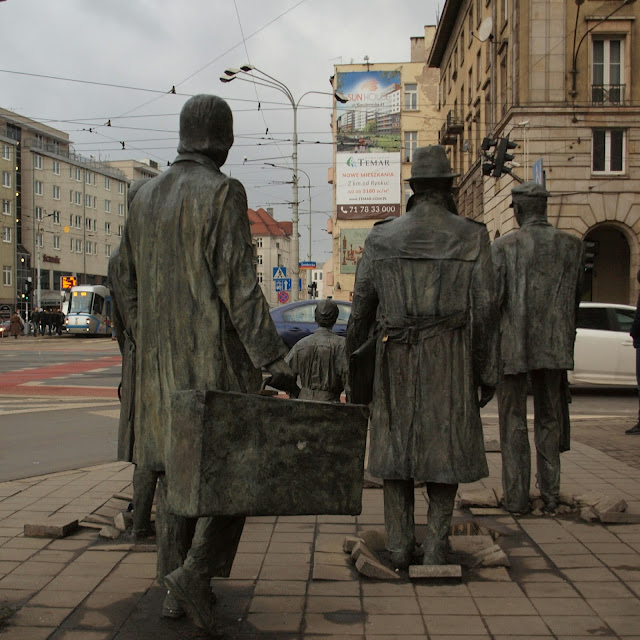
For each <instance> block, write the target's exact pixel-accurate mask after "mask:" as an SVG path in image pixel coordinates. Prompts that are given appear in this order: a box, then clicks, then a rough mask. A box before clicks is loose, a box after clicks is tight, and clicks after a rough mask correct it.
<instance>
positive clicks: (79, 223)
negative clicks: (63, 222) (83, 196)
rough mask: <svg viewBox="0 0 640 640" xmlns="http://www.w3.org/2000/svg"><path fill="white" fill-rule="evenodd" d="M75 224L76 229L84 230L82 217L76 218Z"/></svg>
mask: <svg viewBox="0 0 640 640" xmlns="http://www.w3.org/2000/svg"><path fill="white" fill-rule="evenodd" d="M73 222H74V225H73V226H74V227H75V228H76V229H82V216H74V218H73Z"/></svg>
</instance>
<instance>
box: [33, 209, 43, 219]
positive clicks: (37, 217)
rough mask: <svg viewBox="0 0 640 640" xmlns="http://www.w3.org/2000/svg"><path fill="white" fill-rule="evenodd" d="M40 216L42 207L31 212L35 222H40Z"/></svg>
mask: <svg viewBox="0 0 640 640" xmlns="http://www.w3.org/2000/svg"><path fill="white" fill-rule="evenodd" d="M42 215H43V209H42V207H36V208H35V210H34V212H33V217H34V218H35V219H36V220H38V221H40V220H42Z"/></svg>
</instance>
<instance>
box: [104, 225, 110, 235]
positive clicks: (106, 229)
mask: <svg viewBox="0 0 640 640" xmlns="http://www.w3.org/2000/svg"><path fill="white" fill-rule="evenodd" d="M104 232H105V233H106V234H107V235H108V236H110V235H111V223H110V222H105V223H104Z"/></svg>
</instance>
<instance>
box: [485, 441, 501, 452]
mask: <svg viewBox="0 0 640 640" xmlns="http://www.w3.org/2000/svg"><path fill="white" fill-rule="evenodd" d="M484 450H485V451H486V452H487V453H500V451H501V448H500V441H499V440H496V439H493V440H485V441H484Z"/></svg>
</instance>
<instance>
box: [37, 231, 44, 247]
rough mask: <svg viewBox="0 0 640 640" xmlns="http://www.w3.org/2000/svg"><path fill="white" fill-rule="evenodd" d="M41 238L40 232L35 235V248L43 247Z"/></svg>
mask: <svg viewBox="0 0 640 640" xmlns="http://www.w3.org/2000/svg"><path fill="white" fill-rule="evenodd" d="M43 236H44V234H43V233H42V232H40V233H36V247H42V245H43Z"/></svg>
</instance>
